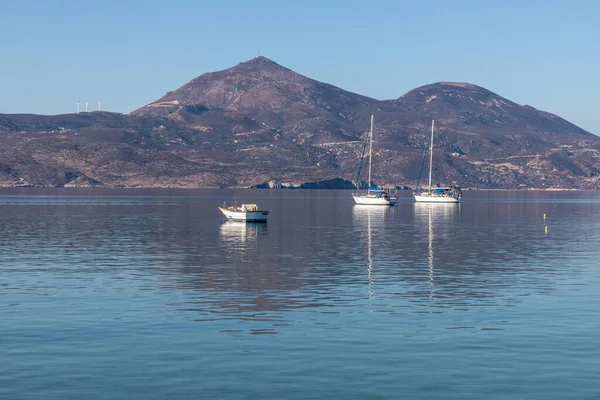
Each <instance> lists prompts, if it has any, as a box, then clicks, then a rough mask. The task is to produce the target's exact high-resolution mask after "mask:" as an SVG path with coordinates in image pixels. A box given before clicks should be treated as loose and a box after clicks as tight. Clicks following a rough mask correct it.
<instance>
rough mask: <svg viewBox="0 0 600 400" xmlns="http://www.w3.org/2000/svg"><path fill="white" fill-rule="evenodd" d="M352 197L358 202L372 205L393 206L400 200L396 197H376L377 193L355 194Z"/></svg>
mask: <svg viewBox="0 0 600 400" xmlns="http://www.w3.org/2000/svg"><path fill="white" fill-rule="evenodd" d="M352 198H353V199H354V202H355V203H356V204H363V205H372V206H393V205H394V204H396V203H397V202H398V199H397V198H395V197H388V198H385V197H376V196H375V195H356V194H353V195H352Z"/></svg>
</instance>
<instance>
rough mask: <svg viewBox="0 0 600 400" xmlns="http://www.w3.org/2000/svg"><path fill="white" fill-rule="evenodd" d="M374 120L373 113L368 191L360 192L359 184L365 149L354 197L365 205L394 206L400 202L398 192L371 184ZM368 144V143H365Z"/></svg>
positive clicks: (356, 201)
mask: <svg viewBox="0 0 600 400" xmlns="http://www.w3.org/2000/svg"><path fill="white" fill-rule="evenodd" d="M373 121H374V115H373V114H371V129H370V131H369V180H368V182H367V185H368V187H367V192H366V193H358V186H359V182H358V180H359V178H360V170H361V167H362V162H363V159H364V149H363V154H362V156H361V158H360V166H359V167H358V174H357V176H356V191H355V192H354V193H352V198H353V199H354V202H355V203H356V204H365V205H374V206H375V205H377V206H393V205H394V204H396V203H397V202H398V194H396V193H395V194H394V195H390V194H389V193H388V191H387V190H385V189H383V188H379V187H376V186H371V166H372V164H373V163H372V158H373ZM365 145H366V143H365Z"/></svg>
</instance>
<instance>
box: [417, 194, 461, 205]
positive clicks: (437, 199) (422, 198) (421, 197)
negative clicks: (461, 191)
mask: <svg viewBox="0 0 600 400" xmlns="http://www.w3.org/2000/svg"><path fill="white" fill-rule="evenodd" d="M414 197H415V201H418V202H422V203H458V202H459V201H460V200H459V199H457V198H455V197H448V196H435V195H433V196H431V195H429V194H427V193H424V194H415V195H414Z"/></svg>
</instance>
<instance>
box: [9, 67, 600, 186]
mask: <svg viewBox="0 0 600 400" xmlns="http://www.w3.org/2000/svg"><path fill="white" fill-rule="evenodd" d="M373 111H374V112H375V121H376V123H375V127H376V129H375V151H376V152H379V153H385V157H378V158H377V159H378V160H387V161H386V162H385V163H383V162H382V163H381V164H378V165H374V168H375V169H378V171H377V174H376V176H378V177H379V179H380V180H379V181H378V182H376V183H378V184H386V185H397V186H413V185H414V182H415V181H416V178H417V175H418V171H419V168H420V165H421V160H422V155H423V152H424V150H425V149H426V147H427V145H428V134H429V127H430V126H431V120H432V119H435V120H436V151H435V153H434V157H436V159H437V160H436V162H435V163H434V165H435V170H434V175H435V177H436V182H440V183H444V184H450V183H457V184H460V185H462V186H464V187H472V188H482V189H483V188H505V189H508V188H568V189H570V188H590V189H598V188H600V180H599V179H600V178H598V177H599V176H600V170H599V169H598V167H597V166H600V152H599V151H600V138H598V137H597V136H594V135H592V134H591V133H589V132H587V131H585V130H583V129H581V128H579V127H577V126H575V125H573V124H571V123H570V122H568V121H566V120H564V119H563V118H560V117H559V116H557V115H554V114H552V113H549V112H544V111H539V110H537V109H535V108H534V107H531V106H526V105H519V104H517V103H515V102H513V101H510V100H508V99H506V98H504V97H502V96H499V95H498V94H496V93H493V92H491V91H489V90H487V89H485V88H482V87H480V86H477V85H473V84H471V83H466V82H436V83H431V84H427V85H424V86H421V87H418V88H416V89H413V90H411V91H409V92H407V93H405V94H403V95H402V96H400V97H398V98H396V99H390V100H376V99H373V98H370V97H367V96H362V95H360V94H356V93H352V92H348V91H345V90H343V89H340V88H338V87H335V86H333V85H330V84H327V83H324V82H319V81H317V80H314V79H311V78H308V77H306V76H303V75H300V74H298V73H296V72H294V71H293V70H291V69H289V68H286V67H284V66H281V65H279V64H278V63H276V62H275V61H273V60H270V59H268V58H266V57H263V56H259V57H255V58H253V59H251V60H248V61H245V62H242V63H239V64H237V65H235V66H233V67H231V68H227V69H224V70H221V71H216V72H208V73H205V74H202V75H200V76H198V77H196V78H194V79H192V80H190V81H189V82H187V83H185V84H184V85H183V86H181V87H180V88H178V89H176V90H173V91H170V92H168V93H167V94H165V96H163V97H161V98H160V99H158V100H156V101H154V102H152V103H150V104H148V105H146V106H144V107H142V108H140V109H138V110H135V111H134V112H132V113H131V115H122V114H115V113H106V112H101V113H81V114H68V115H59V116H36V115H2V114H0V135H2V139H3V143H4V146H3V147H2V148H0V185H9V186H24V185H25V186H26V185H35V186H65V185H75V186H77V185H88V186H134V187H135V186H145V187H155V186H158V187H249V186H257V185H258V186H265V185H266V186H269V185H271V186H273V185H274V186H275V187H279V186H287V187H289V186H292V187H323V186H327V185H330V186H331V185H334V183H331V182H335V185H337V187H340V186H339V185H342V186H344V185H347V184H348V182H353V181H354V179H355V177H356V169H357V166H358V160H359V157H360V153H361V150H362V141H363V139H364V138H365V133H366V131H367V129H368V124H369V118H370V114H371V113H372V112H373ZM340 182H342V183H343V184H340Z"/></svg>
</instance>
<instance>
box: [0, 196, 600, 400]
mask: <svg viewBox="0 0 600 400" xmlns="http://www.w3.org/2000/svg"><path fill="white" fill-rule="evenodd" d="M0 192H2V194H4V195H0V224H1V226H2V228H3V235H1V236H0V272H1V274H0V320H1V321H2V324H1V325H0V336H1V337H2V346H0V359H1V360H2V361H3V363H2V365H0V381H1V382H0V398H81V397H86V398H90V399H92V398H117V397H122V394H123V393H128V397H140V398H173V397H177V398H197V397H207V398H252V397H256V398H258V397H261V398H285V397H289V393H292V392H291V391H293V396H292V397H305V398H321V397H331V398H344V399H345V398H394V397H397V393H398V392H399V390H401V391H402V393H403V394H405V396H406V397H409V398H419V397H424V398H432V399H434V398H439V399H442V398H443V399H447V398H466V397H473V398H480V397H485V398H504V397H506V393H515V394H517V393H518V395H517V397H523V398H530V399H542V398H543V399H546V398H550V397H552V396H555V398H597V397H598V395H599V394H600V393H598V389H597V384H596V380H597V375H598V374H599V373H600V367H599V366H598V363H597V362H596V361H597V359H598V350H597V343H598V341H600V310H599V309H598V307H597V304H598V302H599V300H600V298H599V295H598V293H600V270H599V269H598V268H597V266H598V265H599V263H600V246H598V243H597V242H598V239H597V237H598V235H597V233H598V231H599V230H600V223H599V222H598V221H597V219H595V218H593V216H594V215H599V214H600V213H599V212H600V200H599V199H600V198H599V196H598V194H597V193H583V192H581V193H580V192H576V193H531V194H529V193H525V192H518V193H511V192H481V193H479V192H474V193H470V194H469V196H467V197H466V198H465V199H464V202H463V203H461V204H459V205H456V204H423V203H413V202H412V200H411V199H410V196H408V194H407V196H405V197H403V198H401V200H400V201H399V204H398V205H397V206H396V207H372V206H360V205H353V204H352V200H351V198H350V196H349V195H348V193H347V192H346V191H311V190H309V191H284V190H281V191H271V190H266V191H252V190H239V191H238V190H197V191H157V192H155V191H136V190H134V191H129V190H104V189H95V190H72V191H71V190H43V191H38V190H37V189H32V190H31V191H26V190H19V191H15V190H4V191H3V190H0ZM69 193H70V194H71V195H69ZM223 201H227V202H228V203H232V202H234V201H238V203H239V202H242V201H248V202H252V203H258V204H261V207H262V206H264V207H265V208H267V209H269V211H270V216H269V223H268V224H245V223H237V222H225V223H223V222H222V218H221V215H220V214H219V212H218V210H217V208H216V207H217V206H218V205H220V204H222V202H223ZM290 210H293V212H290ZM544 214H547V216H548V218H547V220H545V221H544V219H543V215H544ZM546 225H547V226H549V230H548V232H547V233H546V232H545V229H544V227H545V226H546ZM269 334H271V336H265V335H269ZM273 334H276V335H273ZM422 371H428V373H427V374H423V373H422ZM500 377H501V378H500ZM365 382H368V383H373V384H368V385H365ZM565 382H568V383H569V384H568V385H565V384H564V383H565Z"/></svg>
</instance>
